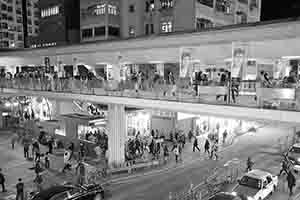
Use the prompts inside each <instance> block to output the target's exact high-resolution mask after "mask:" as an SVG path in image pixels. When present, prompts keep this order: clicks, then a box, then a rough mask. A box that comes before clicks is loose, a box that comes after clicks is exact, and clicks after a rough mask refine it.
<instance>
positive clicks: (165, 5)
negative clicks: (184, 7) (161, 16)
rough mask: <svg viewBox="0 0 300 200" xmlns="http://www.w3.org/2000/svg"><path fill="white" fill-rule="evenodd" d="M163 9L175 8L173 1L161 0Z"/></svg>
mask: <svg viewBox="0 0 300 200" xmlns="http://www.w3.org/2000/svg"><path fill="white" fill-rule="evenodd" d="M160 4H161V8H162V9H167V8H173V0H160Z"/></svg>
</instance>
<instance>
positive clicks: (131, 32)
mask: <svg viewBox="0 0 300 200" xmlns="http://www.w3.org/2000/svg"><path fill="white" fill-rule="evenodd" d="M129 36H131V37H132V36H135V29H134V27H132V26H131V27H129Z"/></svg>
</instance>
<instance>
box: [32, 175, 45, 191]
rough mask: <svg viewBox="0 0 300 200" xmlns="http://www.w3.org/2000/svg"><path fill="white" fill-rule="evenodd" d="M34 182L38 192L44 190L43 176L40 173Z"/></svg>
mask: <svg viewBox="0 0 300 200" xmlns="http://www.w3.org/2000/svg"><path fill="white" fill-rule="evenodd" d="M33 182H34V183H35V184H36V189H37V191H38V192H40V191H42V190H43V187H42V183H43V177H42V175H41V174H39V173H38V174H36V177H35V179H34V180H33Z"/></svg>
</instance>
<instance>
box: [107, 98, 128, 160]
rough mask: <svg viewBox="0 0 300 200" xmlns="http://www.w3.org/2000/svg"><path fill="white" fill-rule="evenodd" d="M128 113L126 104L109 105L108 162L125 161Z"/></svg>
mask: <svg viewBox="0 0 300 200" xmlns="http://www.w3.org/2000/svg"><path fill="white" fill-rule="evenodd" d="M126 131H127V129H126V113H125V106H124V105H119V104H109V105H108V162H109V164H112V163H118V164H120V163H123V162H124V161H125V142H126V136H127V133H126Z"/></svg>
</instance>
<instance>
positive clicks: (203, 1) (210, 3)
mask: <svg viewBox="0 0 300 200" xmlns="http://www.w3.org/2000/svg"><path fill="white" fill-rule="evenodd" d="M197 1H198V2H199V3H201V4H203V5H206V6H208V7H211V8H213V7H214V1H213V0H197Z"/></svg>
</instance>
